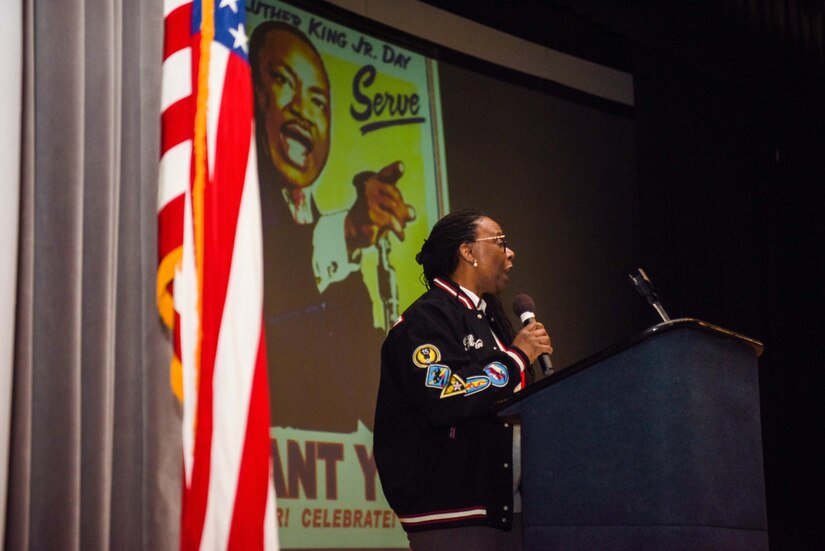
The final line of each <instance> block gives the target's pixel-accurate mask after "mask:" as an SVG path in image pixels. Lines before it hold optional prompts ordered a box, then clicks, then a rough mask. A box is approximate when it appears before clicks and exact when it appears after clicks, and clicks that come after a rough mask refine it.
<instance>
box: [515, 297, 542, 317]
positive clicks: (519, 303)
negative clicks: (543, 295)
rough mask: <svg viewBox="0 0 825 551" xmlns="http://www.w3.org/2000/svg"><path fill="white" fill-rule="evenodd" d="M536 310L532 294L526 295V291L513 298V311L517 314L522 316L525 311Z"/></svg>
mask: <svg viewBox="0 0 825 551" xmlns="http://www.w3.org/2000/svg"><path fill="white" fill-rule="evenodd" d="M535 311H536V303H535V302H533V299H532V298H531V297H530V295H526V294H524V293H522V294H520V295H517V296H516V298H514V299H513V312H515V313H516V315H517V316H519V317H521V315H522V314H523V313H524V312H535Z"/></svg>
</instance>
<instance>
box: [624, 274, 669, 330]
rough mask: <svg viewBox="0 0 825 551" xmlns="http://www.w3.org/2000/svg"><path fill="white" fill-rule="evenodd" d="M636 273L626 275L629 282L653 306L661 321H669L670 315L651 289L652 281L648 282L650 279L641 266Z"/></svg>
mask: <svg viewBox="0 0 825 551" xmlns="http://www.w3.org/2000/svg"><path fill="white" fill-rule="evenodd" d="M638 272H639V273H638V275H635V276H634V275H633V274H628V276H627V277H629V278H630V283H632V284H633V286H634V287H635V288H636V290H637V291H638V292H639V294H640V295H642V296H643V297H645V298H646V299H647V302H648V303H649V304H650V305H651V306H653V308H654V309H655V310H656V312H657V313H658V314H659V316H660V317H661V318H662V321H670V316H668V315H667V312H665V308H664V306H662V303H661V302H659V297H658V296H657V295H656V291H654V290H653V283H651V282H650V279H649V278H648V277H647V274H646V273H645V271H644V270H642V269H641V268H638Z"/></svg>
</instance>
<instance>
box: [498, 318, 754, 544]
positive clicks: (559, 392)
mask: <svg viewBox="0 0 825 551" xmlns="http://www.w3.org/2000/svg"><path fill="white" fill-rule="evenodd" d="M761 352H762V344H761V343H759V342H757V341H754V340H753V339H750V338H747V337H744V336H742V335H738V334H736V333H733V332H731V331H728V330H725V329H722V328H719V327H716V326H713V325H711V324H708V323H705V322H702V321H699V320H695V319H679V320H673V321H668V322H665V323H662V324H659V325H656V326H654V327H651V328H650V329H648V330H646V331H645V332H644V333H642V334H641V335H639V336H638V337H636V338H634V339H632V340H630V341H629V342H627V343H623V344H621V345H618V346H615V347H613V348H611V349H608V350H606V351H604V352H601V353H599V354H596V355H595V356H593V357H591V358H589V359H587V360H585V361H582V362H579V363H577V364H575V365H573V366H570V367H569V368H567V369H564V370H562V371H560V372H558V373H556V374H554V375H551V376H550V377H547V378H546V379H543V380H541V381H539V382H538V383H536V384H534V385H531V386H530V387H528V388H527V389H526V390H524V391H523V392H520V393H519V394H516V395H514V396H513V397H511V398H508V399H507V400H505V401H503V402H500V403H499V404H497V405H496V407H495V408H494V410H495V412H496V414H497V415H499V416H502V417H508V418H509V417H517V418H520V420H521V424H522V463H523V464H522V499H523V525H524V548H525V549H527V550H547V549H553V550H555V549H571V550H589V549H598V550H607V549H627V550H640V549H651V550H659V549H661V550H668V551H670V550H677V549H685V550H688V549H689V550H699V549H702V550H704V549H725V550H727V549H742V550H748V551H752V550H755V549H767V548H768V533H767V518H766V508H765V483H764V476H763V466H762V439H761V430H760V418H759V384H758V373H757V357H758V356H759V355H760V354H761Z"/></svg>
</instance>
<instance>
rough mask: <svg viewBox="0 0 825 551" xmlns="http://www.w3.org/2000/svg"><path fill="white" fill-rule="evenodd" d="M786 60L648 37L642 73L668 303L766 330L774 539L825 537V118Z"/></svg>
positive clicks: (806, 542) (648, 179)
mask: <svg viewBox="0 0 825 551" xmlns="http://www.w3.org/2000/svg"><path fill="white" fill-rule="evenodd" d="M671 53H675V51H671ZM680 53H681V54H684V53H685V50H680ZM717 53H718V55H719V56H724V55H725V54H724V52H723V51H718V52H717ZM705 60H712V57H711V56H709V57H706V58H705ZM726 63H730V61H728V62H726ZM748 63H754V61H753V60H749V61H748ZM788 73H791V72H790V71H788ZM788 73H785V74H783V73H782V72H775V73H771V72H767V73H766V72H763V71H761V70H760V71H752V72H750V73H749V74H751V75H754V76H755V75H761V76H763V77H765V78H752V79H747V78H742V75H729V76H731V77H732V78H731V79H726V78H725V74H723V73H720V72H719V71H718V67H713V66H711V65H708V64H707V63H696V64H692V63H689V62H686V63H682V62H681V61H680V59H679V58H678V57H677V56H676V55H667V53H663V52H662V50H656V49H653V48H645V47H641V48H639V52H638V55H637V71H636V74H635V89H636V114H637V130H638V134H637V139H638V150H639V174H640V197H641V212H642V215H641V216H642V227H643V235H642V257H643V259H644V265H645V266H646V267H647V271H648V273H649V275H650V276H651V277H652V278H653V281H654V283H655V285H656V287H657V289H658V291H659V296H660V298H661V299H662V300H663V302H664V303H665V305H666V306H667V307H668V309H669V313H670V315H671V316H673V317H679V316H692V317H698V318H700V319H704V320H706V321H709V322H712V323H715V324H718V325H721V326H723V327H727V328H729V329H732V330H734V331H738V332H741V333H744V334H746V335H749V336H751V337H754V338H756V339H759V340H761V341H763V342H764V343H765V353H764V356H763V357H762V358H761V359H760V386H761V405H762V424H763V447H764V460H765V476H766V493H767V506H768V523H769V537H770V545H771V549H774V550H782V549H789V550H796V549H815V548H821V547H822V546H823V545H825V536H823V532H822V530H821V526H820V524H821V519H822V518H823V516H825V506H823V505H824V502H825V493H824V492H823V488H825V484H823V482H825V480H823V479H825V469H823V468H822V466H823V465H825V454H823V451H822V450H823V447H822V435H823V434H825V426H824V425H825V423H824V422H823V420H824V419H825V415H823V411H825V410H824V409H823V400H822V395H823V394H822V392H823V389H824V388H825V385H823V371H825V355H823V344H822V343H823V339H822V334H823V329H825V324H823V322H822V316H821V307H822V304H823V301H822V298H823V293H822V290H821V288H822V282H823V281H825V224H823V222H822V220H823V218H824V216H823V214H824V213H825V120H823V117H822V116H821V113H822V110H821V108H820V105H821V102H822V98H821V97H820V98H819V101H818V102H815V101H814V99H813V97H811V96H810V91H811V90H815V89H817V87H816V84H817V83H816V82H812V81H811V80H807V81H805V80H802V78H803V77H800V76H799V75H798V74H797V73H791V74H788ZM746 74H748V73H746ZM794 75H796V77H797V78H796V79H793V78H791V77H793V76H794ZM784 77H788V79H787V80H783V78H784Z"/></svg>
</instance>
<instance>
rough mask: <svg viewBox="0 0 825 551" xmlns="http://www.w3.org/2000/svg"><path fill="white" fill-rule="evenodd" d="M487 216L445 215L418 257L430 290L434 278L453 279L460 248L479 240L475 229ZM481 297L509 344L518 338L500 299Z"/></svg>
mask: <svg viewBox="0 0 825 551" xmlns="http://www.w3.org/2000/svg"><path fill="white" fill-rule="evenodd" d="M485 216H486V215H485V214H484V213H482V212H481V211H479V210H476V209H463V210H458V211H455V212H451V213H450V214H448V215H446V216H444V217H443V218H442V219H441V220H439V221H438V222H436V223H435V226H433V229H432V230H431V231H430V236H429V237H428V238H427V239H426V240H425V241H424V245H423V246H422V247H421V251H420V252H419V253H418V254H417V255H415V261H416V262H418V263H419V264H421V266H422V268H424V273H423V274H422V275H423V278H424V285H425V286H426V287H427V288H428V289H429V288H431V287H432V286H433V284H434V281H435V278H437V277H442V278H450V276H451V275H452V274H453V272H455V270H456V268H458V262H459V257H460V255H459V252H458V251H459V248H460V247H461V245H463V244H464V243H472V242H473V241H475V239H476V227H477V226H478V221H479V219H480V218H482V217H485ZM481 298H483V299H484V302H486V303H487V314H488V315H490V316H491V317H493V318H495V319H496V322H497V323H498V325H499V327H500V328H501V330H502V331H503V332H504V333H505V335H504V337H505V339H507V341H508V342H509V341H512V340H513V337H514V336H515V331H514V330H513V325H512V324H511V322H510V319H509V318H508V317H507V314H506V313H505V311H504V307H503V306H502V305H501V300H499V298H498V297H497V296H496V295H492V294H489V293H485V294H484V295H483V296H482V297H481Z"/></svg>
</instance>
